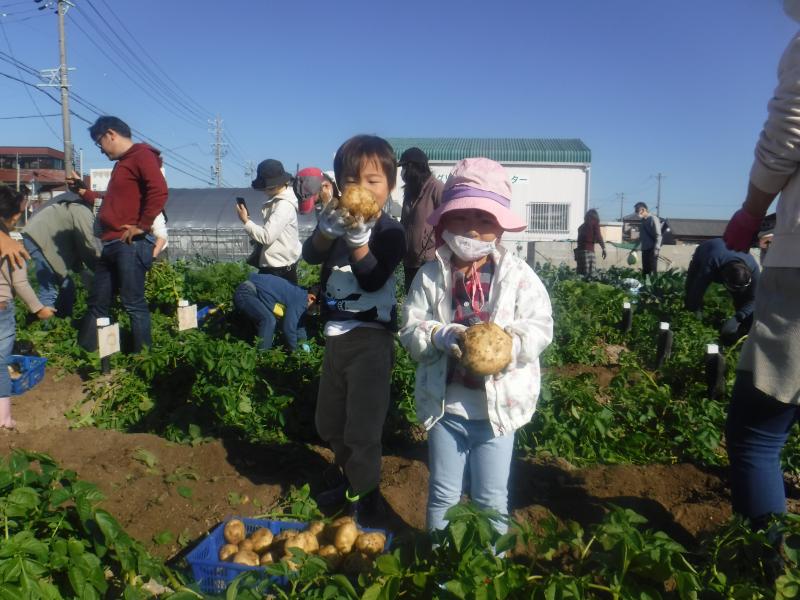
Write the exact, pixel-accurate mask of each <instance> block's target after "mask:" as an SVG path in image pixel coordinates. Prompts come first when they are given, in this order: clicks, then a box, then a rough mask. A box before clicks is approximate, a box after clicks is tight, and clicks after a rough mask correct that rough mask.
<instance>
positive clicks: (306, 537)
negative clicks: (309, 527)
mask: <svg viewBox="0 0 800 600" xmlns="http://www.w3.org/2000/svg"><path fill="white" fill-rule="evenodd" d="M292 548H297V549H298V550H302V551H303V552H305V553H306V554H314V553H315V552H316V551H317V550H319V542H318V541H317V536H315V535H314V534H313V533H311V532H310V531H301V532H300V533H298V534H297V535H296V536H294V537H293V538H290V539H288V540H286V544H284V554H286V556H291V554H292V552H291V550H292Z"/></svg>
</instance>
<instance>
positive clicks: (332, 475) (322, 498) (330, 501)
mask: <svg viewBox="0 0 800 600" xmlns="http://www.w3.org/2000/svg"><path fill="white" fill-rule="evenodd" d="M322 479H323V481H324V482H325V485H326V486H327V487H326V489H325V490H324V491H322V492H320V493H319V494H317V496H316V501H317V506H319V507H320V508H329V507H332V506H342V505H343V504H345V500H346V494H347V490H348V488H349V487H350V482H349V481H347V477H345V475H344V473H343V472H342V470H341V469H340V468H339V466H338V465H331V467H329V468H328V469H326V470H325V472H324V473H323V474H322Z"/></svg>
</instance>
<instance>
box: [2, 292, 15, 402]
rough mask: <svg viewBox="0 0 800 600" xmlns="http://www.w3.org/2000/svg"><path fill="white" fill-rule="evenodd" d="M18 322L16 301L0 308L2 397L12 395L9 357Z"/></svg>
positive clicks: (11, 301) (12, 349) (12, 348)
mask: <svg viewBox="0 0 800 600" xmlns="http://www.w3.org/2000/svg"><path fill="white" fill-rule="evenodd" d="M16 336H17V323H16V320H15V318H14V301H13V300H9V301H8V303H7V306H6V308H2V309H0V398H7V397H8V396H10V395H11V377H9V375H8V358H9V356H11V353H12V352H13V351H14V339H15V338H16Z"/></svg>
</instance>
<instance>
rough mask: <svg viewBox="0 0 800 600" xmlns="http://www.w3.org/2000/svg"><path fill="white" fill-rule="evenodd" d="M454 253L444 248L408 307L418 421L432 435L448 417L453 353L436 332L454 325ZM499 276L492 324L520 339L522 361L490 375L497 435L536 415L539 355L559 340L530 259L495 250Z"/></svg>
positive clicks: (403, 332) (405, 326) (406, 329)
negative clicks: (435, 337) (444, 347)
mask: <svg viewBox="0 0 800 600" xmlns="http://www.w3.org/2000/svg"><path fill="white" fill-rule="evenodd" d="M451 256H452V251H451V250H450V249H449V248H448V247H447V246H442V247H440V248H439V249H438V250H437V251H436V259H435V260H432V261H430V262H428V263H425V264H424V265H423V266H422V268H420V270H419V272H418V273H417V275H416V277H415V278H414V282H413V283H412V284H411V289H410V290H409V292H408V296H407V297H406V301H405V303H404V305H403V317H402V323H401V328H400V342H401V343H402V344H403V346H404V347H405V348H406V349H407V350H408V352H409V353H410V354H411V357H412V358H413V359H414V360H415V361H417V363H418V365H417V373H416V375H417V376H416V384H415V390H414V391H415V396H416V405H417V418H418V419H419V420H420V422H421V423H422V424H423V425H424V426H425V428H426V429H430V428H431V427H433V426H434V425H435V424H436V422H437V421H438V420H439V419H440V418H441V417H442V416H443V415H444V407H445V388H446V385H447V355H446V354H445V353H443V352H442V351H440V350H439V349H437V348H436V347H435V346H434V345H433V342H432V341H431V334H432V333H433V330H434V329H435V328H436V327H437V326H441V325H443V324H447V323H450V322H451V321H452V319H453V307H452V304H453V302H452V295H451V294H452V290H451V285H452V283H451V282H452V273H451V269H450V258H451ZM492 257H493V258H494V261H495V264H496V265H497V266H496V268H495V274H494V277H493V279H492V285H491V289H490V292H489V298H488V299H487V309H488V312H490V314H491V320H492V321H493V322H494V323H496V324H497V325H499V326H500V327H503V328H508V331H510V332H513V334H514V336H515V337H517V338H518V342H517V341H515V344H514V348H515V350H516V349H518V350H517V351H516V352H515V356H513V357H512V361H511V364H510V365H509V366H508V367H507V368H506V370H505V371H503V372H502V373H499V374H497V375H495V376H493V377H486V378H485V381H486V402H487V404H488V410H489V421H490V423H491V425H492V430H493V431H494V434H495V436H501V435H505V434H508V433H511V432H513V431H516V430H517V429H519V428H520V427H522V426H523V425H525V424H526V423H528V422H529V421H530V419H531V417H532V416H533V413H534V411H535V410H536V402H537V400H538V398H539V390H540V385H541V372H540V370H539V355H540V354H541V353H542V351H543V350H544V349H545V348H546V347H547V346H548V344H550V342H551V341H552V339H553V317H552V309H551V307H550V297H549V296H548V295H547V290H545V288H544V285H542V282H541V280H540V279H539V278H538V277H537V276H536V273H534V272H533V269H531V268H530V267H529V266H528V265H527V264H526V263H525V262H524V261H522V260H521V259H520V258H518V257H516V256H514V255H513V254H512V253H510V252H506V251H505V250H504V249H498V250H495V251H494V253H493V255H492Z"/></svg>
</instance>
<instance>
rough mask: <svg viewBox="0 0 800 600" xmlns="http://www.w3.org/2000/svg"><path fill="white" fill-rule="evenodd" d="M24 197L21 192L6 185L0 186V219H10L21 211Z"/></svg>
mask: <svg viewBox="0 0 800 600" xmlns="http://www.w3.org/2000/svg"><path fill="white" fill-rule="evenodd" d="M24 200H25V196H24V195H23V194H22V192H17V191H15V190H12V189H11V188H10V187H8V186H6V185H0V219H10V218H11V217H13V216H14V215H16V214H17V213H19V212H21V211H22V202H23V201H24Z"/></svg>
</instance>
